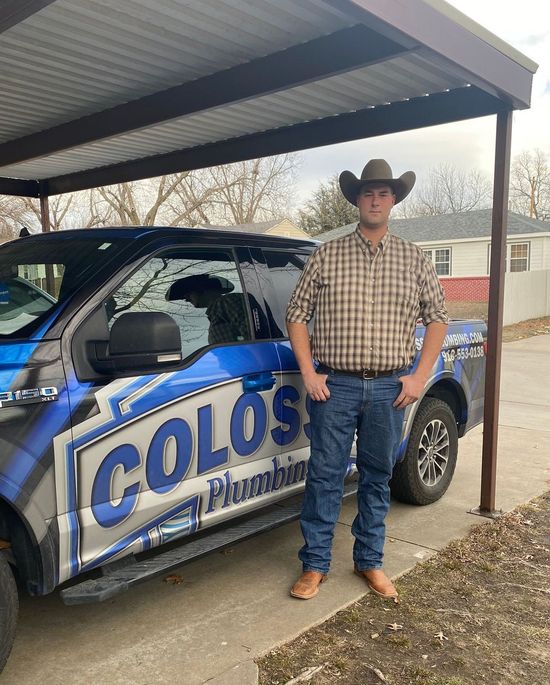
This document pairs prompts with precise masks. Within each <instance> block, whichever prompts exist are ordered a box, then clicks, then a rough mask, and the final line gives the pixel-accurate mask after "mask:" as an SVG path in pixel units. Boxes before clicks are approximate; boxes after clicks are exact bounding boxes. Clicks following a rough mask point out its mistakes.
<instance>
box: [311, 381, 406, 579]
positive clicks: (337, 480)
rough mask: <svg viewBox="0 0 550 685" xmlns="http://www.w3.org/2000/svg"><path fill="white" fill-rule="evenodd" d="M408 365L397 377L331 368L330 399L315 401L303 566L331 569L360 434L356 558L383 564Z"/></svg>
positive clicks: (366, 564)
mask: <svg viewBox="0 0 550 685" xmlns="http://www.w3.org/2000/svg"><path fill="white" fill-rule="evenodd" d="M408 373H410V370H409V369H402V370H400V371H398V372H396V373H395V374H394V375H392V376H382V377H379V378H373V379H369V380H364V379H362V378H359V377H356V376H345V375H342V374H335V373H334V372H330V373H329V376H328V378H327V386H328V389H329V390H330V398H329V399H328V400H327V401H326V402H312V403H311V456H310V460H309V464H308V473H307V480H306V489H305V496H304V504H303V509H302V515H301V518H300V525H301V528H302V535H303V536H304V540H305V544H304V546H303V547H302V548H301V549H300V552H299V555H298V556H299V558H300V560H301V562H302V566H303V570H304V571H319V572H321V573H327V572H328V570H329V567H330V561H331V548H332V538H333V535H334V526H335V525H336V521H337V520H338V516H339V515H340V507H341V503H342V491H343V487H344V477H345V475H346V471H347V468H348V461H349V456H350V452H351V447H352V444H353V439H354V437H355V434H356V433H357V470H358V473H359V480H358V490H357V510H358V511H357V516H356V517H355V520H354V521H353V525H352V529H351V531H352V533H353V535H354V537H355V544H354V547H353V561H354V563H355V566H356V567H357V568H358V569H359V570H360V571H364V570H366V569H371V568H380V567H381V566H382V559H383V555H384V536H385V523H384V520H385V518H386V514H387V513H388V509H389V506H390V487H389V481H390V479H391V476H392V472H393V467H394V465H395V459H396V455H397V450H398V447H399V443H400V439H401V431H402V428H403V418H404V415H405V410H404V409H396V408H395V407H394V406H393V403H394V402H395V400H396V399H397V396H398V395H399V393H400V392H401V382H400V380H399V378H400V376H404V375H406V374H408Z"/></svg>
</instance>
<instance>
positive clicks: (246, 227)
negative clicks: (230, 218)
mask: <svg viewBox="0 0 550 685" xmlns="http://www.w3.org/2000/svg"><path fill="white" fill-rule="evenodd" d="M283 221H285V219H272V220H271V221H259V222H256V223H251V224H235V225H232V226H218V225H215V224H201V228H215V229H217V230H224V231H238V232H240V233H267V231H269V229H270V228H275V226H278V225H279V224H280V223H282V222H283Z"/></svg>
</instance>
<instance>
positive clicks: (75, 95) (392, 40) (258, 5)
mask: <svg viewBox="0 0 550 685" xmlns="http://www.w3.org/2000/svg"><path fill="white" fill-rule="evenodd" d="M536 68H537V65H536V64H534V63H533V62H532V61H531V60H529V59H528V58H527V57H525V56H524V55H522V54H521V53H519V52H517V51H516V50H514V49H513V48H512V47H511V46H509V45H507V44H506V43H504V42H503V41H501V40H500V39H498V38H497V37H496V36H494V35H492V34H490V33H489V32H488V31H486V30H485V29H484V28H483V27H481V26H479V25H478V24H476V23H475V22H473V21H471V20H470V19H468V18H467V17H465V16H464V15H463V14H461V13H460V12H458V11H456V10H454V9H453V8H451V7H450V6H449V5H447V3H445V2H443V1H442V0H408V1H407V2H406V3H404V2H402V0H384V2H381V1H380V0H300V2H294V1H293V0H255V1H254V2H246V1H245V0H155V2H154V3H151V2H148V1H147V0H117V2H115V3H113V2H111V1H110V0H94V2H86V1H85V0H4V1H3V2H2V3H0V92H1V93H2V97H1V98H0V193H4V194H12V195H27V196H34V197H38V196H47V195H55V194H58V193H63V192H70V191H75V190H81V189H84V188H91V187H94V186H99V185H108V184H111V183H119V182H122V181H129V180H134V179H139V178H148V177H151V176H157V175H160V174H167V173H173V172H179V171H183V170H191V169H197V168H203V167H208V166H213V165H216V164H225V163H228V162H235V161H238V160H243V159H252V158H257V157H262V156H267V155H272V154H278V153H282V152H288V151H292V150H301V149H306V148H311V147H316V146H319V145H327V144H332V143H337V142H343V141H346V140H355V139H359V138H365V137H371V136H378V135H383V134H387V133H392V132H396V131H404V130H409V129H414V128H420V127H424V126H431V125H436V124H441V123H447V122H451V121H460V120H463V119H469V118H473V117H479V116H485V115H488V114H495V113H500V112H507V111H509V110H511V109H523V108H526V107H529V104H530V97H531V85H532V76H533V73H534V72H535V71H536Z"/></svg>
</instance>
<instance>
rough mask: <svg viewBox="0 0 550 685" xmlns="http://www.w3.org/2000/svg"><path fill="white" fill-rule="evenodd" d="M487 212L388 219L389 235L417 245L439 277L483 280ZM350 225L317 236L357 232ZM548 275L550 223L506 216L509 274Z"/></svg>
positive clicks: (486, 266)
mask: <svg viewBox="0 0 550 685" xmlns="http://www.w3.org/2000/svg"><path fill="white" fill-rule="evenodd" d="M491 220H492V210H491V209H479V210H475V211H472V212H462V213H458V214H440V215H438V216H425V217H424V216H423V217H417V218H414V219H391V220H390V231H391V232H392V233H394V234H395V235H398V236H400V237H402V238H405V239H407V240H410V241H411V242H413V243H416V244H417V245H419V246H420V247H421V248H422V249H423V250H424V251H425V252H426V253H427V254H428V255H429V256H430V258H431V259H432V261H433V262H434V264H435V268H436V271H437V273H438V274H439V275H440V276H451V277H459V276H487V275H488V274H489V257H490V242H491ZM355 226H356V224H348V225H347V226H341V227H340V228H335V229H333V230H332V231H327V232H326V233H321V234H320V235H318V236H316V238H319V239H320V240H323V241H327V240H333V239H334V238H338V237H340V236H342V235H345V234H346V233H350V232H351V231H353V230H355ZM546 269H550V222H545V221H538V220H537V219H530V218H529V217H526V216H523V215H521V214H516V213H515V212H509V213H508V238H507V251H506V270H507V271H511V272H513V271H516V272H517V271H539V270H546Z"/></svg>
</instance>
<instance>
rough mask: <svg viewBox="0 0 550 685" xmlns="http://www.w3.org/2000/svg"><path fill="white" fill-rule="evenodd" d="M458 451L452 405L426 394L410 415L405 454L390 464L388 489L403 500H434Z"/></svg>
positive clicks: (420, 502)
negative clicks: (392, 466)
mask: <svg viewBox="0 0 550 685" xmlns="http://www.w3.org/2000/svg"><path fill="white" fill-rule="evenodd" d="M457 454H458V431H457V427H456V419H455V415H454V413H453V411H452V409H451V408H450V407H449V405H448V404H446V403H445V402H443V401H442V400H438V399H436V398H434V397H427V398H425V399H424V400H423V401H422V404H421V405H420V407H419V409H418V411H417V412H416V416H415V417H414V421H413V425H412V429H411V434H410V436H409V442H408V445H407V450H406V452H405V457H404V459H403V460H402V461H400V462H399V463H398V464H397V465H396V466H395V468H394V471H393V477H392V480H391V491H392V495H393V496H394V497H395V499H397V500H399V501H400V502H405V503H407V504H417V505H425V504H431V503H432V502H436V501H437V500H438V499H439V498H440V497H442V496H443V495H444V493H445V492H446V490H447V488H448V487H449V485H450V483H451V480H452V479H453V474H454V471H455V466H456V459H457Z"/></svg>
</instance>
